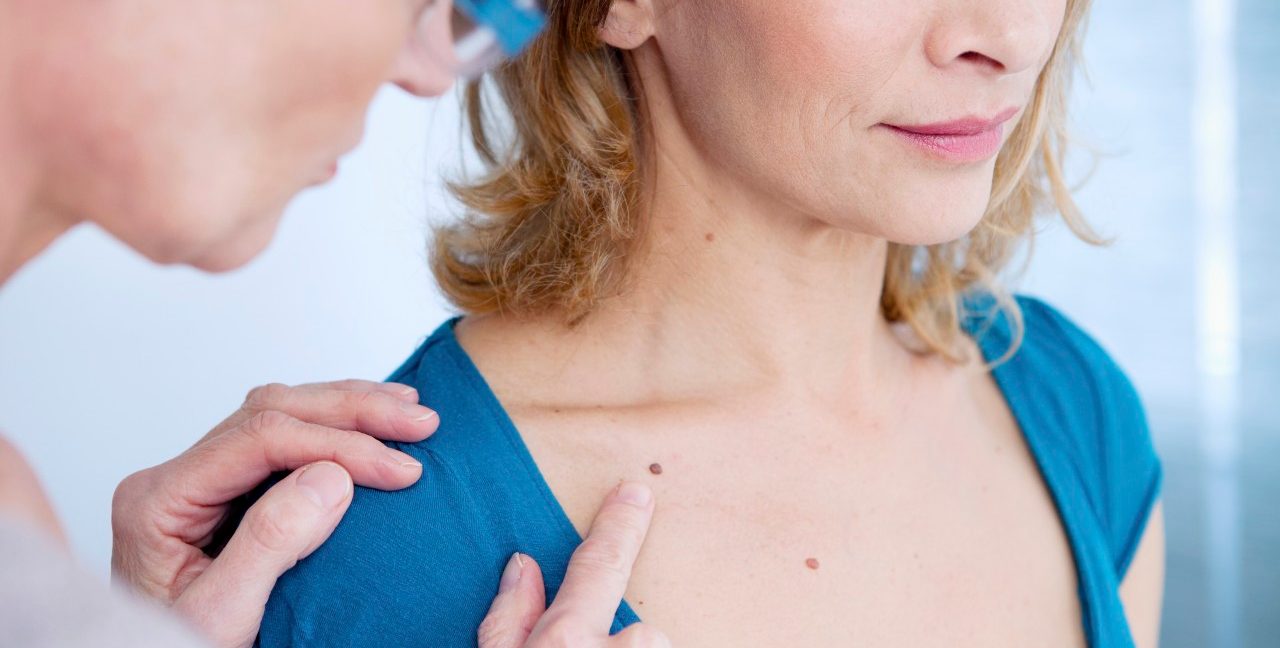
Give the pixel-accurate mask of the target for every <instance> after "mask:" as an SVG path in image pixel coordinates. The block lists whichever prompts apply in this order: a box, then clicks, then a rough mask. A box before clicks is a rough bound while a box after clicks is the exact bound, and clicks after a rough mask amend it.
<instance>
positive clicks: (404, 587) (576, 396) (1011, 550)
mask: <svg viewBox="0 0 1280 648" xmlns="http://www.w3.org/2000/svg"><path fill="white" fill-rule="evenodd" d="M1086 5H1087V0H988V1H984V2H958V1H955V0H910V1H909V2H903V3H882V2H875V1H873V0H797V1H796V2H786V3H782V2H774V1H772V0H560V1H558V2H551V3H550V6H549V9H550V12H551V21H552V26H551V29H550V30H549V32H548V33H547V34H545V35H544V36H543V38H542V39H541V40H540V41H539V42H538V43H537V44H535V46H534V47H533V48H532V49H531V50H530V51H529V52H527V53H526V54H525V55H524V56H522V57H521V58H519V59H517V60H515V61H513V62H512V63H510V64H509V65H507V66H505V67H504V68H503V69H501V70H500V71H499V72H497V73H496V75H495V76H494V78H493V79H492V86H485V85H473V86H471V87H470V88H469V89H468V92H467V96H466V101H467V107H468V115H469V118H470V124H471V133H472V135H473V139H474V142H475V145H476V147H477V150H478V151H479V152H480V154H481V155H482V157H483V158H484V159H485V161H486V162H487V164H488V169H487V172H486V173H485V174H484V175H483V176H482V177H479V178H477V179H475V180H474V181H471V182H464V183H460V184H459V185H457V186H456V187H455V190H456V193H457V195H458V196H459V197H460V198H461V200H462V201H463V203H464V204H465V205H466V206H467V207H468V210H469V214H468V216H467V218H466V219H464V220H462V221H460V222H456V223H453V224H450V225H448V226H445V227H443V228H441V229H440V230H439V231H438V232H437V236H436V239H435V255H434V270H435V274H436V277H437V279H438V281H439V282H440V284H441V286H442V287H443V289H444V291H445V293H446V294H447V295H448V296H449V297H450V298H451V299H452V300H453V301H454V302H455V303H456V304H457V305H458V306H459V308H461V310H462V311H463V312H464V313H465V317H463V318H461V319H460V320H455V321H451V322H449V323H446V324H445V325H443V326H441V327H440V328H439V329H438V330H437V331H436V332H435V333H434V334H433V335H432V336H431V337H430V338H429V339H428V340H427V341H426V343H425V344H423V346H422V347H421V348H420V349H419V350H418V351H417V352H416V353H415V354H414V355H413V356H411V358H410V359H409V360H408V361H407V362H406V363H405V365H404V366H403V367H402V368H401V369H400V370H399V371H397V372H396V373H395V374H394V376H393V378H394V379H395V380H398V381H402V382H405V383H407V384H410V385H413V386H415V387H417V388H418V389H419V392H420V393H421V394H422V395H423V398H424V403H425V404H427V405H429V406H431V407H433V408H436V409H438V410H439V412H440V419H441V425H440V428H439V430H438V431H437V433H436V434H435V435H434V436H432V437H431V438H430V439H428V440H426V441H424V442H421V443H403V444H395V447H397V448H399V449H401V450H403V451H405V452H407V453H409V454H411V455H413V456H415V457H416V458H418V459H420V460H421V461H422V462H423V463H424V464H425V465H427V466H428V470H427V474H429V475H431V480H429V481H431V482H432V483H429V484H426V485H424V487H414V488H411V489H409V490H407V491H404V492H400V493H383V492H376V491H363V490H362V491H360V492H359V493H358V495H357V497H356V499H355V501H354V503H353V504H352V506H351V510H350V512H349V513H348V514H347V517H346V519H345V520H344V521H343V523H342V525H341V526H340V527H339V528H338V530H337V531H336V532H335V534H334V536H333V538H332V539H331V540H330V541H329V542H328V543H327V544H326V545H325V546H323V547H321V548H320V549H319V550H318V551H317V552H316V553H315V554H313V555H312V556H311V557H310V558H308V559H307V560H306V561H304V562H303V563H302V564H300V565H299V566H298V568H297V569H295V570H294V571H293V572H291V573H290V574H288V575H286V576H285V578H284V579H283V580H282V581H281V582H280V584H279V585H278V586H277V588H276V591H275V592H274V593H273V595H272V599H271V602H270V604H269V606H268V611H267V616H266V620H265V622H264V624H263V632H262V635H261V637H260V640H261V643H262V645H263V646H266V647H271V646H280V645H288V644H291V643H292V644H308V643H325V644H333V645H400V644H405V643H412V642H413V641H414V637H419V636H431V637H436V638H443V639H447V640H448V641H445V642H444V643H443V644H441V645H459V644H463V645H469V644H473V643H476V642H479V643H480V644H481V645H485V646H506V645H519V643H520V641H521V640H522V637H514V638H513V637H509V636H495V634H494V633H492V632H490V631H489V629H488V628H487V627H481V628H479V630H478V632H477V627H478V626H479V625H480V621H481V619H482V618H483V617H484V616H485V612H486V609H487V608H488V602H489V600H490V597H491V596H492V595H493V585H492V583H491V582H490V580H489V579H488V578H486V575H487V574H489V573H491V570H492V569H494V568H496V567H498V566H501V565H503V564H506V565H507V568H506V572H505V574H504V578H503V579H502V583H501V585H500V595H499V600H501V599H502V597H503V596H507V595H510V594H511V593H513V592H526V593H527V592H528V591H530V590H535V591H538V592H542V591H543V588H544V587H545V591H546V595H547V598H548V599H550V598H552V597H554V596H555V594H556V593H557V591H558V590H559V588H560V586H561V585H562V584H563V582H562V581H563V579H564V566H565V564H566V563H567V561H568V560H569V557H570V556H571V554H572V552H573V551H574V548H575V547H576V546H577V544H578V542H579V540H580V534H582V533H584V532H585V531H586V530H587V528H588V526H589V525H590V523H591V514H592V513H593V504H594V503H595V502H597V501H598V500H599V497H600V495H601V493H604V492H608V491H609V490H610V489H611V488H614V487H616V485H617V484H618V483H619V482H620V481H625V480H640V481H646V482H648V483H649V484H650V485H651V486H652V488H653V491H654V494H655V499H656V501H657V502H658V505H657V510H656V513H655V514H654V518H653V524H652V527H651V529H650V531H649V534H648V539H647V541H646V544H645V547H644V550H643V552H642V553H641V554H640V557H639V559H638V561H637V562H636V563H635V565H634V570H633V571H632V578H631V581H630V585H629V586H628V589H627V591H626V593H625V597H624V599H625V600H623V601H622V602H621V605H620V606H619V607H618V608H617V611H616V613H615V614H614V617H613V623H612V627H611V628H610V629H611V630H612V631H613V632H620V633H622V634H621V635H619V636H623V637H625V636H627V635H626V633H627V632H630V631H631V629H634V628H636V627H643V626H637V625H635V624H636V622H637V621H639V620H640V619H643V620H644V621H645V622H653V623H654V624H655V625H656V626H658V627H661V628H662V629H663V630H664V631H665V632H666V633H667V635H668V636H669V637H670V639H671V640H672V641H673V642H674V643H676V644H681V645H690V646H755V645H762V646H763V645H774V646H776V645H788V646H792V645H794V646H870V645H904V646H922V645H949V646H994V645H1007V646H1028V645H1036V646H1045V645H1082V644H1087V645H1090V646H1130V645H1135V644H1136V645H1140V646H1154V645H1155V644H1156V642H1157V634H1158V625H1159V610H1160V604H1161V590H1162V579H1163V566H1162V562H1163V524H1162V520H1161V516H1160V512H1159V506H1158V496H1159V488H1160V477H1161V471H1160V464H1159V460H1158V458H1157V457H1156V455H1155V453H1154V450H1153V448H1152V444H1151V440H1150V435H1149V433H1148V430H1147V427H1146V422H1145V417H1144V414H1143V411H1142V407H1141V404H1140V402H1139V400H1138V397H1137V394H1136V392H1135V391H1134V389H1133V387H1132V386H1131V385H1130V383H1129V381H1128V380H1127V379H1126V378H1125V376H1124V374H1123V373H1122V372H1121V370H1120V369H1119V368H1118V367H1117V366H1116V365H1115V364H1114V363H1113V362H1112V361H1111V360H1110V359H1109V357H1108V356H1107V354H1106V353H1105V352H1104V351H1103V350H1102V349H1101V348H1100V347H1099V346H1098V345H1097V344H1096V343H1095V342H1094V341H1093V340H1092V339H1090V338H1089V337H1088V336H1087V335H1086V334H1085V333H1083V332H1082V331H1081V330H1080V329H1079V328H1077V327H1076V326H1075V325H1074V324H1072V323H1071V322H1070V321H1069V320H1068V319H1067V318H1066V317H1065V316H1063V315H1062V314H1061V313H1059V312H1058V311H1056V310H1055V309H1053V308H1052V307H1050V306H1048V305H1046V304H1044V303H1043V302H1040V301H1037V300H1034V299H1031V298H1026V297H1014V296H1012V295H1010V294H1009V293H1008V292H1007V289H1005V288H1004V287H1002V285H1001V279H1000V272H1001V270H1002V268H1004V266H1005V265H1006V264H1007V263H1008V261H1009V260H1010V258H1011V257H1012V256H1013V255H1014V253H1015V252H1016V251H1017V249H1018V246H1019V245H1021V244H1024V243H1026V242H1027V241H1029V239H1030V237H1031V236H1032V233H1033V223H1034V222H1035V218H1036V216H1037V214H1040V213H1044V212H1056V213H1058V214H1060V215H1061V217H1062V218H1064V219H1066V221H1067V223H1068V224H1069V225H1070V226H1071V227H1072V228H1073V229H1074V230H1075V231H1076V232H1077V233H1078V234H1081V235H1082V238H1085V239H1086V240H1096V239H1097V237H1096V236H1095V235H1094V234H1093V233H1092V231H1091V230H1090V229H1089V228H1088V226H1087V225H1086V224H1085V222H1084V221H1083V219H1082V218H1081V216H1080V215H1079V213H1078V212H1077V211H1076V209H1075V208H1074V206H1073V205H1072V202H1071V197H1070V194H1069V192H1068V190H1067V188H1066V187H1065V185H1064V181H1063V177H1062V170H1061V162H1062V157H1063V154H1064V134H1063V125H1064V122H1065V114H1064V108H1065V105H1066V101H1065V97H1066V92H1067V86H1068V82H1069V80H1070V77H1071V74H1072V71H1073V70H1072V66H1073V58H1074V54H1075V51H1076V45H1077V41H1078V38H1079V31H1080V28H1081V24H1082V23H1083V21H1084V17H1085V13H1086V9H1087V6H1086ZM495 90H496V94H497V96H498V98H500V99H501V102H502V103H503V104H505V107H506V108H507V109H508V110H509V118H508V117H506V116H505V114H504V113H503V111H502V110H495V109H492V108H494V107H495V106H492V105H491V104H492V102H493V100H494V99H495V96H494V94H495V92H494V91H495ZM642 505H650V504H642ZM517 552H518V553H517ZM513 554H514V555H513ZM623 562H625V561H623ZM628 567H630V565H622V568H623V569H626V568H628ZM601 568H602V569H617V568H619V565H618V564H611V563H610V564H602V566H601ZM387 573H397V574H399V575H400V578H398V579H395V580H388V579H386V578H384V576H385V574H387ZM540 607H541V605H533V606H532V607H528V608H527V609H523V611H522V612H521V614H522V615H524V620H525V623H524V624H523V627H524V628H525V630H526V631H532V632H534V633H535V634H536V633H537V632H539V631H540V630H542V629H545V628H546V627H547V626H548V625H554V623H555V619H554V618H548V617H552V615H551V613H547V615H545V616H543V614H542V610H541V609H539V608H540ZM540 617H541V618H540ZM633 634H636V635H639V634H640V633H638V632H636V633H633ZM570 645H575V644H573V642H572V641H571V642H570Z"/></svg>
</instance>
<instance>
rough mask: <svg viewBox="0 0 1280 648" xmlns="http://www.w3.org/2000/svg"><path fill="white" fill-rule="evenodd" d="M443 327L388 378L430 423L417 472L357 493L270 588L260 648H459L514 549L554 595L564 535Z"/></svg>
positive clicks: (564, 557)
mask: <svg viewBox="0 0 1280 648" xmlns="http://www.w3.org/2000/svg"><path fill="white" fill-rule="evenodd" d="M453 325H454V322H452V321H451V322H447V323H445V324H444V325H442V326H441V327H440V328H439V329H437V330H436V332H435V333H434V334H432V335H431V336H430V337H428V338H427V339H426V341H425V342H423V343H422V345H421V346H419V347H418V349H417V350H416V351H415V352H414V353H413V354H412V355H411V356H410V357H409V359H408V360H407V361H406V362H405V363H404V364H403V365H402V366H401V367H400V368H399V369H398V370H397V371H396V372H395V373H393V374H392V375H391V378H390V379H391V380H394V381H396V382H402V383H404V384H408V385H410V386H413V387H415V388H417V389H418V392H419V394H420V398H421V401H422V403H423V404H424V405H427V406H428V407H431V408H432V409H434V410H435V411H436V412H438V413H439V415H440V425H439V427H438V429H437V430H436V432H435V434H433V435H432V436H431V437H430V438H428V439H427V440H425V441H422V442H419V443H391V444H389V445H391V446H392V447H395V448H396V449H399V450H401V451H404V452H406V453H408V454H410V455H411V456H413V457H414V458H415V459H417V460H418V461H420V462H421V463H422V464H423V474H422V479H421V480H420V481H419V482H418V483H417V484H414V485H413V486H411V487H409V488H407V489H404V490H401V491H395V492H383V491H378V490H373V489H367V488H357V489H356V494H355V497H354V499H353V501H352V503H351V506H350V508H349V509H348V511H347V513H346V515H345V516H344V518H343V520H342V521H341V523H340V524H339V525H338V528H337V529H336V530H335V531H334V533H333V535H332V536H330V538H329V539H328V540H327V541H326V542H325V543H324V544H323V545H321V546H320V547H319V548H318V549H317V550H316V551H315V552H314V553H313V554H312V555H311V556H309V557H307V558H306V559H304V560H303V561H301V562H300V563H299V564H298V565H297V567H295V568H294V569H293V570H291V571H289V572H288V573H286V574H285V576H284V577H283V578H281V579H280V581H279V583H278V584H277V586H276V588H275V590H274V591H273V592H272V595H271V600H270V601H269V602H268V605H267V610H266V615H265V616H264V619H263V624H262V631H261V634H260V637H259V638H260V643H261V645H262V646H264V647H270V646H288V645H349V646H361V645H369V646H374V645H377V646H385V645H423V644H430V645H442V646H468V645H474V644H475V641H476V629H477V628H478V627H479V625H480V622H481V620H482V619H483V618H484V615H485V613H486V612H487V611H488V608H489V604H490V602H491V601H492V600H493V597H494V596H495V595H496V594H497V588H498V580H499V577H500V575H501V573H502V568H503V566H504V565H505V564H506V561H507V560H508V559H509V558H510V556H511V554H513V553H515V552H516V551H522V552H524V553H526V554H529V555H532V556H533V557H534V558H535V559H536V560H538V562H539V564H540V565H542V566H543V573H544V578H545V579H546V583H547V586H548V588H549V590H551V592H550V593H552V594H553V593H554V591H555V589H556V585H558V583H559V580H560V578H562V574H563V566H564V565H565V564H567V562H568V558H569V556H570V555H572V552H573V549H574V548H575V547H576V546H577V542H578V538H577V533H576V531H574V529H573V527H572V525H571V524H569V523H568V521H567V519H565V518H564V517H563V515H562V514H561V515H558V514H557V512H558V511H559V510H560V509H559V508H557V507H558V505H557V504H556V503H555V500H554V498H553V497H551V495H550V491H549V490H547V489H546V488H545V482H543V481H542V480H541V478H540V476H539V474H538V473H537V472H536V465H535V464H533V462H532V458H531V457H529V456H528V453H527V450H525V449H524V446H523V445H522V444H521V443H520V440H519V436H518V434H517V433H516V431H515V429H514V427H512V426H511V423H510V420H509V419H508V418H507V417H506V414H505V412H504V411H503V410H502V408H501V405H500V404H499V403H498V402H497V400H496V398H495V397H494V396H493V394H492V392H490V391H489V390H488V388H487V386H486V384H485V383H484V379H483V378H482V377H481V376H480V374H479V373H478V372H477V371H476V370H475V368H474V366H472V365H471V364H470V360H469V358H468V356H467V355H466V353H465V352H463V350H462V348H461V347H460V346H458V344H457V340H456V338H455V337H454V336H453V333H452V332H453Z"/></svg>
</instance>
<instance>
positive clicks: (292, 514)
mask: <svg viewBox="0 0 1280 648" xmlns="http://www.w3.org/2000/svg"><path fill="white" fill-rule="evenodd" d="M351 492H352V486H351V475H350V474H348V473H347V471H346V470H344V469H343V468H342V467H341V466H339V465H338V464H335V463H331V462H328V461H322V462H318V463H314V464H311V465H308V466H304V467H303V468H301V469H299V470H298V471H296V472H294V473H293V474H292V475H290V476H289V477H287V478H285V479H284V480H283V481H281V482H280V483H278V484H276V485H275V486H273V487H271V489H270V490H268V491H267V492H266V494H265V495H263V496H262V499H260V500H258V502H257V503H256V504H254V505H253V506H252V507H251V508H250V509H249V511H248V512H247V513H246V514H245V516H244V520H243V521H242V522H241V523H240V527H239V528H237V529H236V532H235V535H233V536H232V537H231V540H230V541H229V542H228V543H227V546H226V548H225V549H223V550H222V553H221V554H219V555H218V558H217V559H215V560H214V561H213V562H212V563H210V564H209V566H208V568H206V569H205V570H204V572H203V573H201V574H200V576H199V577H198V578H197V579H196V580H195V581H193V582H192V583H191V585H190V586H189V587H187V589H186V590H185V591H184V592H183V593H182V596H181V597H179V598H178V600H177V601H176V602H175V603H174V609H175V611H176V612H178V613H179V614H181V615H182V616H183V617H184V618H186V619H187V620H188V622H190V623H192V624H193V625H195V627H196V629H198V630H200V631H201V632H203V633H204V635H205V636H206V637H208V638H209V639H210V640H212V641H213V645H215V646H220V647H239V646H251V645H253V641H254V638H255V637H256V636H257V635H258V627H259V626H260V625H261V624H262V614H263V612H264V611H265V610H266V605H267V598H268V597H270V596H271V590H272V588H274V587H275V584H276V580H277V579H278V578H280V575H281V574H283V573H285V572H286V571H288V570H289V569H290V568H292V567H293V566H294V565H295V564H297V562H298V561H299V560H301V559H303V558H305V557H307V556H308V555H310V554H311V552H312V551H315V550H316V548H317V547H319V546H320V545H321V544H322V543H323V542H324V541H325V540H327V539H328V538H329V535H330V534H331V533H333V530H334V528H335V527H337V526H338V521H339V520H341V519H342V515H343V514H344V513H346V511H347V507H348V506H349V505H350V504H351Z"/></svg>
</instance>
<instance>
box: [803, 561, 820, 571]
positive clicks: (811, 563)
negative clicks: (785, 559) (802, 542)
mask: <svg viewBox="0 0 1280 648" xmlns="http://www.w3.org/2000/svg"><path fill="white" fill-rule="evenodd" d="M804 566H805V567H808V568H809V569H817V568H818V559H817V558H806V559H805V561H804Z"/></svg>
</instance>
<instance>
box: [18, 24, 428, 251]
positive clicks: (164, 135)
mask: <svg viewBox="0 0 1280 648" xmlns="http://www.w3.org/2000/svg"><path fill="white" fill-rule="evenodd" d="M8 1H9V5H8V7H6V8H5V11H6V12H7V14H9V20H8V21H7V22H9V25H8V29H7V30H4V29H0V33H4V34H5V38H6V39H8V40H9V41H10V46H9V49H11V50H13V51H16V53H17V56H16V60H13V63H14V64H13V67H12V68H11V70H10V75H11V76H10V78H11V79H12V81H13V84H14V86H15V87H16V88H18V93H17V98H16V106H15V107H14V108H13V112H15V113H16V114H17V115H18V117H19V120H18V122H17V123H20V124H23V125H24V128H23V129H22V132H20V133H18V134H17V137H18V138H19V140H20V142H19V143H20V149H19V150H24V151H30V152H31V159H30V160H29V163H30V165H31V168H32V169H33V170H35V172H36V173H38V174H39V176H38V177H40V178H43V179H44V180H43V184H42V186H41V187H40V191H41V192H42V196H43V197H44V202H43V204H44V205H45V208H46V211H49V212H52V213H54V214H55V215H56V217H57V218H61V219H64V220H67V221H80V220H87V221H92V222H96V223H97V224H99V225H101V226H102V227H103V228H105V229H106V230H107V231H108V232H110V233H111V234H113V235H115V236H116V237H117V238H119V239H121V240H122V241H124V242H125V243H126V244H128V245H130V246H132V247H134V248H135V249H137V250H138V251H140V252H141V253H143V254H144V255H146V256H147V257H149V258H151V259H153V260H155V261H159V262H163V263H185V264H190V265H194V266H197V267H200V268H204V269H208V270H225V269H230V268H234V267H237V266H239V265H241V264H243V263H245V262H246V261H248V260H249V259H251V258H252V257H253V256H255V255H256V254H257V253H258V252H259V251H261V250H262V249H263V248H264V247H265V246H266V244H267V242H268V241H269V240H270V238H271V236H272V234H273V233H274V231H275V229H276V227H277V225H278V221H279V217H280V214H281V213H282V212H283V210H284V208H285V206H286V205H287V203H288V202H289V201H290V199H291V198H292V197H293V196H294V195H295V194H296V193H298V192H299V191H301V190H302V189H304V188H306V187H308V186H311V185H314V184H319V183H322V182H324V181H326V180H327V179H329V178H330V177H331V176H332V174H333V173H334V170H335V168H336V162H337V160H338V158H339V157H340V156H342V155H343V154H344V153H346V152H347V151H349V150H350V149H351V148H352V147H354V146H355V145H356V144H357V142H359V140H360V138H361V134H362V130H363V121H364V117H365V112H366V110H367V108H368V106H369V103H370V102H371V101H372V99H373V97H374V94H375V92H376V91H377V89H378V88H379V87H380V86H381V85H382V84H384V83H387V82H391V83H397V84H399V85H401V86H402V87H404V88H405V89H407V90H409V91H411V92H414V93H416V94H419V95H436V94H440V93H441V92H443V91H444V90H445V89H447V88H448V87H449V86H450V85H451V84H452V82H453V76H452V71H451V69H447V68H442V67H441V66H439V65H434V64H432V63H431V59H430V55H431V53H432V50H433V48H436V49H438V48H440V47H445V48H449V47H450V43H449V42H448V39H447V36H448V34H449V16H450V7H451V2H450V0H376V1H368V2H352V1H350V0H272V1H270V2H263V1H261V0H217V1H216V2H173V1H172V0H93V1H88V0H71V1H68V2H43V1H38V0H8ZM433 35H441V36H443V37H444V38H442V39H441V40H440V41H436V42H433V41H432V40H431V39H432V36H433ZM2 71H3V70H0V72H2Z"/></svg>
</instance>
